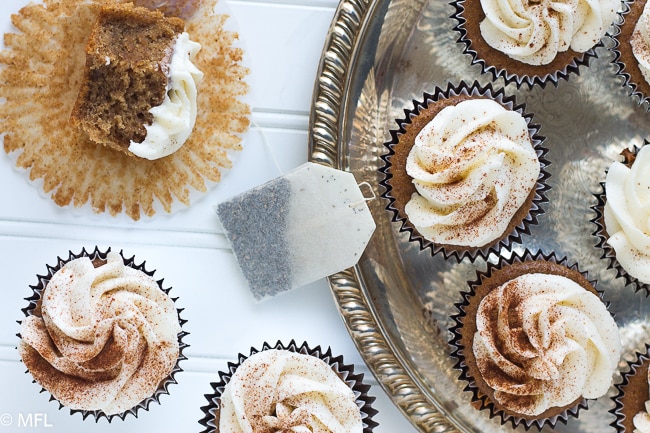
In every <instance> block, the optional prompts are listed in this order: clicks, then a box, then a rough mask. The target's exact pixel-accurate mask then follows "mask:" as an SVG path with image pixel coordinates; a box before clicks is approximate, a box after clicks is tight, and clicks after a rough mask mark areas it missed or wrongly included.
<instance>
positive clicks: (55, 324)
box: [18, 248, 187, 421]
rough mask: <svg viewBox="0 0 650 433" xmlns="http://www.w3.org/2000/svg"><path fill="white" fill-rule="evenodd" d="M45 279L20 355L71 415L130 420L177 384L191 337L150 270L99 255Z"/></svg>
mask: <svg viewBox="0 0 650 433" xmlns="http://www.w3.org/2000/svg"><path fill="white" fill-rule="evenodd" d="M47 269H48V273H47V275H44V276H42V275H39V276H38V284H37V285H36V286H32V290H33V292H34V293H33V296H32V297H30V298H28V300H29V305H28V306H27V307H26V308H24V309H23V312H24V313H25V315H26V318H25V319H24V320H22V322H21V324H20V334H19V337H20V342H19V344H18V353H19V355H20V358H21V359H22V361H23V363H24V364H25V366H26V367H27V370H28V372H29V373H31V375H32V377H33V378H34V381H35V382H36V383H38V384H39V385H41V386H42V387H43V389H44V390H47V391H48V392H49V393H50V394H51V395H52V397H53V398H54V399H56V400H57V401H58V402H59V403H60V404H61V405H62V407H63V406H65V407H68V408H69V409H70V410H71V413H75V412H81V413H82V415H83V417H84V418H86V417H88V416H94V417H95V420H99V419H100V418H101V417H106V418H107V419H108V420H109V421H110V420H111V419H113V418H114V417H119V418H121V419H124V418H125V417H126V415H127V414H129V413H131V414H133V415H134V416H136V417H137V412H138V410H139V409H144V410H147V409H148V407H149V404H150V403H151V402H152V401H156V402H159V398H160V396H161V395H162V394H168V391H167V388H168V386H169V385H170V384H172V383H176V380H175V379H174V376H175V375H176V373H178V372H179V371H181V368H180V367H179V365H178V363H179V361H180V360H183V359H185V357H184V355H183V354H182V351H183V349H184V348H185V347H186V346H187V345H186V344H185V343H183V342H182V339H183V337H184V336H185V335H186V333H185V332H183V331H182V329H181V326H182V325H183V324H184V323H185V321H184V320H182V319H180V315H179V312H180V310H177V309H176V308H175V306H174V299H172V298H170V297H169V290H170V289H163V288H162V280H160V281H156V280H155V279H154V278H153V274H154V272H153V271H151V272H150V271H147V270H146V269H145V267H144V263H142V264H140V265H136V264H135V262H134V259H133V258H130V259H125V258H124V257H123V256H122V254H121V253H119V254H118V253H115V252H112V251H111V250H110V249H108V250H107V251H106V252H101V251H99V249H97V248H95V250H94V251H93V252H91V253H88V252H87V251H86V250H85V249H84V250H82V251H81V253H80V254H73V253H72V252H70V255H69V257H68V259H65V260H64V259H61V258H59V259H58V262H57V264H56V265H54V266H48V267H47Z"/></svg>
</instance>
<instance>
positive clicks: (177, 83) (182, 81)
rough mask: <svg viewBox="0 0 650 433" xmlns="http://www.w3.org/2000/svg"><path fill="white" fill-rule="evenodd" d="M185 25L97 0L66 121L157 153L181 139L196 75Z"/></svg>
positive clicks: (134, 151)
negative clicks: (81, 70)
mask: <svg viewBox="0 0 650 433" xmlns="http://www.w3.org/2000/svg"><path fill="white" fill-rule="evenodd" d="M184 29H185V23H184V22H183V20H181V19H180V18H177V17H166V16H165V15H163V14H162V13H161V12H160V11H157V10H149V9H147V8H144V7H135V6H133V4H131V3H126V4H115V5H113V4H111V5H108V4H107V5H104V6H102V8H101V10H100V12H99V15H98V17H97V21H96V22H95V25H94V26H93V29H92V31H91V33H90V36H89V38H88V43H87V45H86V65H85V69H84V77H83V79H84V81H83V83H82V85H81V89H80V91H79V95H78V97H77V101H76V103H75V106H74V108H73V110H72V114H71V116H70V119H71V121H72V123H73V124H74V125H75V126H76V127H77V128H79V129H80V130H82V131H84V132H85V133H86V134H88V137H89V138H90V139H91V140H92V141H94V142H96V143H100V144H103V145H106V146H109V147H111V148H113V149H116V150H118V151H122V152H125V153H127V154H128V155H132V156H137V157H140V158H146V159H150V160H152V159H159V158H162V157H165V156H167V155H170V154H172V153H174V152H175V151H177V150H178V149H179V148H180V147H181V146H182V145H183V144H184V143H185V141H186V140H187V139H188V137H189V136H190V134H191V132H192V129H193V128H194V124H195V122H196V114H197V103H196V101H197V92H198V84H199V83H200V82H201V80H202V78H203V73H202V72H201V71H200V70H199V69H198V68H197V67H196V66H195V65H194V64H193V63H192V60H193V59H194V58H195V56H196V54H197V53H198V51H199V50H200V48H201V45H200V44H198V43H196V42H194V41H192V40H190V36H189V34H188V33H187V32H185V31H184Z"/></svg>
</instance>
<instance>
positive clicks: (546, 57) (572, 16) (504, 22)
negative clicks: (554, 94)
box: [452, 0, 620, 88]
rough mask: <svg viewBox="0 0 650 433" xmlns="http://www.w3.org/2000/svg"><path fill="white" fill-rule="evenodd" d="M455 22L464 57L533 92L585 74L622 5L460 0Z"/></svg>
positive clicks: (605, 0) (610, 0)
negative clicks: (549, 84) (584, 71)
mask: <svg viewBox="0 0 650 433" xmlns="http://www.w3.org/2000/svg"><path fill="white" fill-rule="evenodd" d="M453 5H454V6H455V8H456V12H455V13H454V15H452V17H453V18H454V19H455V20H456V21H457V22H458V24H457V25H456V26H455V27H454V30H456V31H457V32H458V33H459V34H460V36H459V39H458V42H459V43H462V44H464V45H465V48H464V52H465V53H467V54H470V55H471V56H472V63H473V64H476V63H478V64H480V65H481V67H482V71H483V72H489V73H491V74H492V76H493V77H494V79H497V78H499V77H503V78H504V79H505V81H506V83H515V84H516V85H517V87H519V86H521V85H522V84H523V83H525V84H527V85H528V87H529V88H530V87H533V86H534V85H540V86H542V87H545V86H546V84H547V83H549V82H550V83H553V84H554V85H557V83H558V81H559V80H560V79H567V78H568V77H569V75H570V74H573V73H576V74H577V73H579V67H580V66H583V65H585V66H586V65H588V64H589V60H590V59H591V58H593V57H596V53H595V47H597V46H600V45H602V43H601V39H602V38H603V36H605V34H606V32H607V30H608V29H609V27H610V26H611V25H612V24H613V22H614V20H615V19H616V16H617V12H618V11H619V9H620V1H619V0H596V1H588V0H576V1H572V2H553V1H547V0H543V1H528V0H511V1H498V0H457V1H455V2H453Z"/></svg>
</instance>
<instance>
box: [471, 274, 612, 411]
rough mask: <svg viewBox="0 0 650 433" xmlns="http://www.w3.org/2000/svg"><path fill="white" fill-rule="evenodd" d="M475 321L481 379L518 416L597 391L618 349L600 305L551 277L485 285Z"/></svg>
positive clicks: (573, 286) (608, 378) (606, 382)
mask: <svg viewBox="0 0 650 433" xmlns="http://www.w3.org/2000/svg"><path fill="white" fill-rule="evenodd" d="M476 326H477V332H476V334H475V336H474V343H473V351H474V356H475V358H476V361H477V365H478V368H479V370H480V371H481V374H482V376H483V379H485V381H486V382H487V384H488V385H489V386H490V387H492V388H493V389H494V390H495V391H494V398H495V399H496V400H497V401H498V402H499V403H501V404H502V405H504V406H505V407H506V408H509V409H511V410H513V411H515V412H517V413H520V414H523V415H532V416H534V415H538V414H540V413H542V412H544V411H545V410H547V409H548V408H551V407H562V406H565V405H568V404H570V403H572V402H574V401H575V400H577V399H578V398H580V397H581V396H582V397H585V398H598V397H600V396H602V395H604V394H605V393H606V392H607V390H608V388H609V386H610V385H611V383H612V375H613V374H614V371H615V370H616V366H617V363H618V360H619V357H620V353H621V343H620V337H619V333H618V328H617V326H616V323H615V322H614V319H613V318H612V316H611V315H610V314H609V312H608V311H607V309H606V307H605V305H604V304H603V302H601V301H600V299H599V298H598V297H597V296H596V295H595V294H593V293H591V292H589V291H587V290H585V289H584V288H582V287H581V286H580V285H579V284H577V283H576V282H574V281H572V280H570V279H568V278H565V277H561V276H558V275H546V274H539V273H536V274H524V275H522V276H520V277H517V278H515V279H513V280H511V281H509V282H507V283H505V284H504V285H502V286H500V287H498V288H496V289H494V290H492V291H491V292H490V293H489V294H488V295H487V296H486V297H485V298H484V299H483V300H482V301H481V304H480V305H479V309H478V313H477V319H476Z"/></svg>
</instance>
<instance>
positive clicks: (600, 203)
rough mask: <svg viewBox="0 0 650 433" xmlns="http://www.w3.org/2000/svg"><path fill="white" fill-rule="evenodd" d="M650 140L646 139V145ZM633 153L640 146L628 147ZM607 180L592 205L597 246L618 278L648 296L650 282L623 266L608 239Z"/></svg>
mask: <svg viewBox="0 0 650 433" xmlns="http://www.w3.org/2000/svg"><path fill="white" fill-rule="evenodd" d="M648 143H649V142H648V141H647V140H645V141H644V144H643V145H644V146H645V145H647V144H648ZM628 150H629V151H630V152H631V153H632V154H633V155H636V154H637V153H638V152H639V150H640V147H638V146H636V145H635V146H634V147H633V148H632V149H628ZM622 162H623V164H628V163H629V162H630V161H629V160H628V159H627V157H625V156H624V159H623V161H622ZM605 186H606V185H605V182H600V191H599V192H598V193H596V194H595V197H596V204H595V205H593V206H592V207H591V209H592V210H593V211H594V213H595V216H594V217H593V218H592V219H591V222H592V223H593V224H594V225H595V226H596V228H595V230H594V231H593V232H592V235H593V236H595V237H596V239H597V243H596V248H598V249H600V250H601V255H600V258H601V259H605V260H607V263H608V267H609V268H611V269H614V270H615V271H616V277H617V278H623V279H624V280H625V284H626V285H627V286H630V287H632V288H634V291H635V292H639V291H641V292H645V295H646V297H647V296H650V284H647V283H644V282H643V281H640V280H638V279H637V278H636V277H633V276H632V275H630V274H629V273H628V272H627V271H626V270H625V269H624V268H623V266H621V264H620V263H619V261H618V260H617V259H616V251H615V250H614V248H612V247H611V246H610V245H609V244H608V243H607V240H608V239H609V234H608V233H607V228H606V227H605V221H604V210H605V203H607V195H606V194H605V191H606V190H605Z"/></svg>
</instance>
